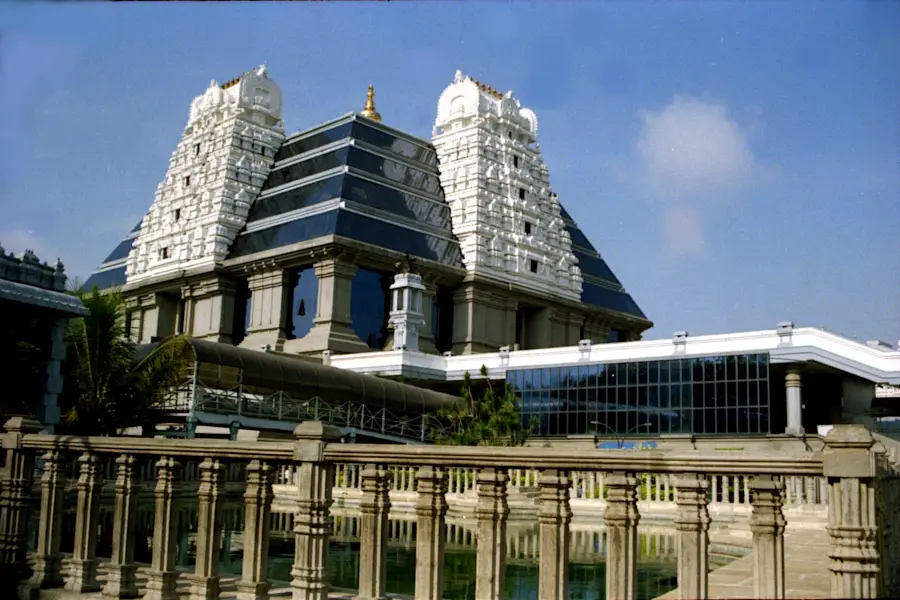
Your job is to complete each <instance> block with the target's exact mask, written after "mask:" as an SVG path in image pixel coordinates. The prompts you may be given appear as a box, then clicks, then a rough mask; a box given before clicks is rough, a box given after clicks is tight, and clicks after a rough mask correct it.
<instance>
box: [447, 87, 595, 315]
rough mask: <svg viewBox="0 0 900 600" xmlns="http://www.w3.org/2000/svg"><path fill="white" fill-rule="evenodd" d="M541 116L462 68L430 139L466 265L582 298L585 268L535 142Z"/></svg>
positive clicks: (528, 286) (526, 285) (500, 277)
mask: <svg viewBox="0 0 900 600" xmlns="http://www.w3.org/2000/svg"><path fill="white" fill-rule="evenodd" d="M537 125H538V124H537V117H536V116H535V114H534V112H533V111H531V110H530V109H528V108H522V107H521V105H520V104H519V101H518V100H516V99H515V98H514V97H513V94H512V92H507V93H506V94H505V95H504V94H501V93H500V92H499V91H497V90H494V89H493V88H490V87H488V86H485V85H484V84H481V83H479V82H477V81H474V80H473V79H471V78H469V77H466V76H463V74H462V73H461V72H459V71H457V72H456V77H455V78H454V80H453V83H451V84H450V85H449V86H448V87H447V89H445V90H444V92H443V94H441V97H440V99H439V100H438V108H437V118H436V120H435V126H434V131H433V143H434V146H435V149H436V150H437V155H438V161H439V163H440V178H441V186H442V187H443V188H444V195H445V197H446V199H447V202H448V204H449V205H450V209H451V218H452V227H453V233H454V234H455V235H456V237H457V238H458V239H459V243H460V247H461V249H462V253H463V262H464V263H465V266H466V269H468V270H469V271H473V272H478V273H481V274H483V275H486V276H489V277H491V278H494V279H498V280H500V281H502V282H504V283H508V284H512V285H514V286H518V287H520V288H522V289H528V290H539V291H541V292H543V293H545V294H548V295H550V296H557V297H564V298H569V299H574V300H579V299H580V298H581V282H582V276H581V270H580V269H579V267H578V259H577V258H576V257H575V255H574V254H573V253H572V240H571V237H570V236H569V233H568V232H567V231H566V229H565V225H564V223H563V219H562V216H561V207H560V204H559V202H558V200H557V199H556V194H554V193H553V191H552V190H551V188H550V182H549V173H548V170H547V166H546V165H545V164H544V161H543V159H542V158H541V153H540V149H539V147H538V145H537Z"/></svg>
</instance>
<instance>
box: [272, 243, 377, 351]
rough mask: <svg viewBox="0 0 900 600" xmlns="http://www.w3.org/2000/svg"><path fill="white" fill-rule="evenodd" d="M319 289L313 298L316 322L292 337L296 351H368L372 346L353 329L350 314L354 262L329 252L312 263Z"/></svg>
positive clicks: (292, 343)
mask: <svg viewBox="0 0 900 600" xmlns="http://www.w3.org/2000/svg"><path fill="white" fill-rule="evenodd" d="M315 273H316V278H317V279H318V283H319V293H318V296H317V298H318V299H317V301H316V316H315V318H314V319H313V323H315V325H314V326H313V328H312V329H310V331H309V333H307V334H306V335H305V336H304V337H303V338H302V339H300V340H293V341H292V342H291V344H290V347H291V349H292V350H295V351H298V352H322V351H324V350H331V351H332V352H338V353H351V352H369V351H371V348H369V346H368V345H366V342H364V341H363V340H361V339H359V336H358V335H357V334H356V332H355V331H354V330H353V326H352V319H351V315H350V293H351V291H352V289H353V278H354V276H355V275H356V265H355V264H353V263H352V262H351V261H350V260H349V259H348V258H342V257H339V256H335V255H332V256H328V257H326V258H323V259H322V260H320V261H319V262H317V263H316V264H315Z"/></svg>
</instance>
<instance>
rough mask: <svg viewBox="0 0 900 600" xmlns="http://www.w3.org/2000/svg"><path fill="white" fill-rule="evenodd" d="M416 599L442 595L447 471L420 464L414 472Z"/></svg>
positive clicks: (437, 599)
mask: <svg viewBox="0 0 900 600" xmlns="http://www.w3.org/2000/svg"><path fill="white" fill-rule="evenodd" d="M416 482H417V483H418V494H417V496H416V595H415V598H416V600H442V599H443V597H444V544H445V538H444V516H445V515H446V514H447V499H446V498H445V494H446V493H447V473H446V471H445V470H444V469H442V468H441V467H421V468H420V469H419V470H418V472H417V473H416Z"/></svg>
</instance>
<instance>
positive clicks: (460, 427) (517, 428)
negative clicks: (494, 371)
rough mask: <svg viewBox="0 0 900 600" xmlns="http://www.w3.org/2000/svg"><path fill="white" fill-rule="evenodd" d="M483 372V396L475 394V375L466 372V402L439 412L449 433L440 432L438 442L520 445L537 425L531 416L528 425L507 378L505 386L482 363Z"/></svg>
mask: <svg viewBox="0 0 900 600" xmlns="http://www.w3.org/2000/svg"><path fill="white" fill-rule="evenodd" d="M481 376H482V377H483V378H484V380H485V381H486V382H487V387H486V388H485V389H484V392H483V393H482V395H481V398H476V397H475V391H474V390H473V389H472V379H471V377H470V376H469V373H468V372H466V373H465V375H464V376H463V388H462V397H463V400H464V401H463V402H462V403H460V404H458V405H454V406H451V407H448V408H444V409H441V410H440V411H439V412H438V418H439V419H440V420H441V421H443V422H444V424H445V425H446V426H447V427H446V431H447V432H448V433H446V434H444V435H440V436H438V443H441V444H450V445H456V446H521V445H522V444H524V443H525V441H526V440H527V439H528V437H529V436H530V435H531V434H532V432H534V430H535V429H536V428H537V419H536V418H534V417H532V418H531V421H530V422H529V424H528V425H527V426H525V425H524V424H523V423H522V416H521V415H520V414H519V409H518V407H517V406H516V404H517V398H516V394H515V392H514V391H513V389H512V387H511V386H510V385H509V382H506V381H504V382H503V386H502V390H496V389H495V387H497V386H496V384H494V383H492V382H491V380H490V379H489V378H488V370H487V367H486V366H482V367H481Z"/></svg>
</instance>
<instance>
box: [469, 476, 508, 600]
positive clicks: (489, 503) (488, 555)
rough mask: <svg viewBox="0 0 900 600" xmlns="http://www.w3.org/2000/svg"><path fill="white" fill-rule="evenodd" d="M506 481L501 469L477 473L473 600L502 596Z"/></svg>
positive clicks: (506, 509)
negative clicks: (475, 554) (475, 555)
mask: <svg viewBox="0 0 900 600" xmlns="http://www.w3.org/2000/svg"><path fill="white" fill-rule="evenodd" d="M508 481H509V476H508V475H507V474H506V471H505V470H503V469H494V468H485V469H481V471H479V472H478V477H477V482H478V500H477V502H476V504H475V520H476V527H477V529H476V531H477V536H476V537H477V540H478V541H477V549H476V552H477V558H476V563H475V600H500V599H501V598H502V597H503V570H504V568H505V563H506V516H507V515H508V514H509V506H508V504H507V501H506V484H507V482H508Z"/></svg>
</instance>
